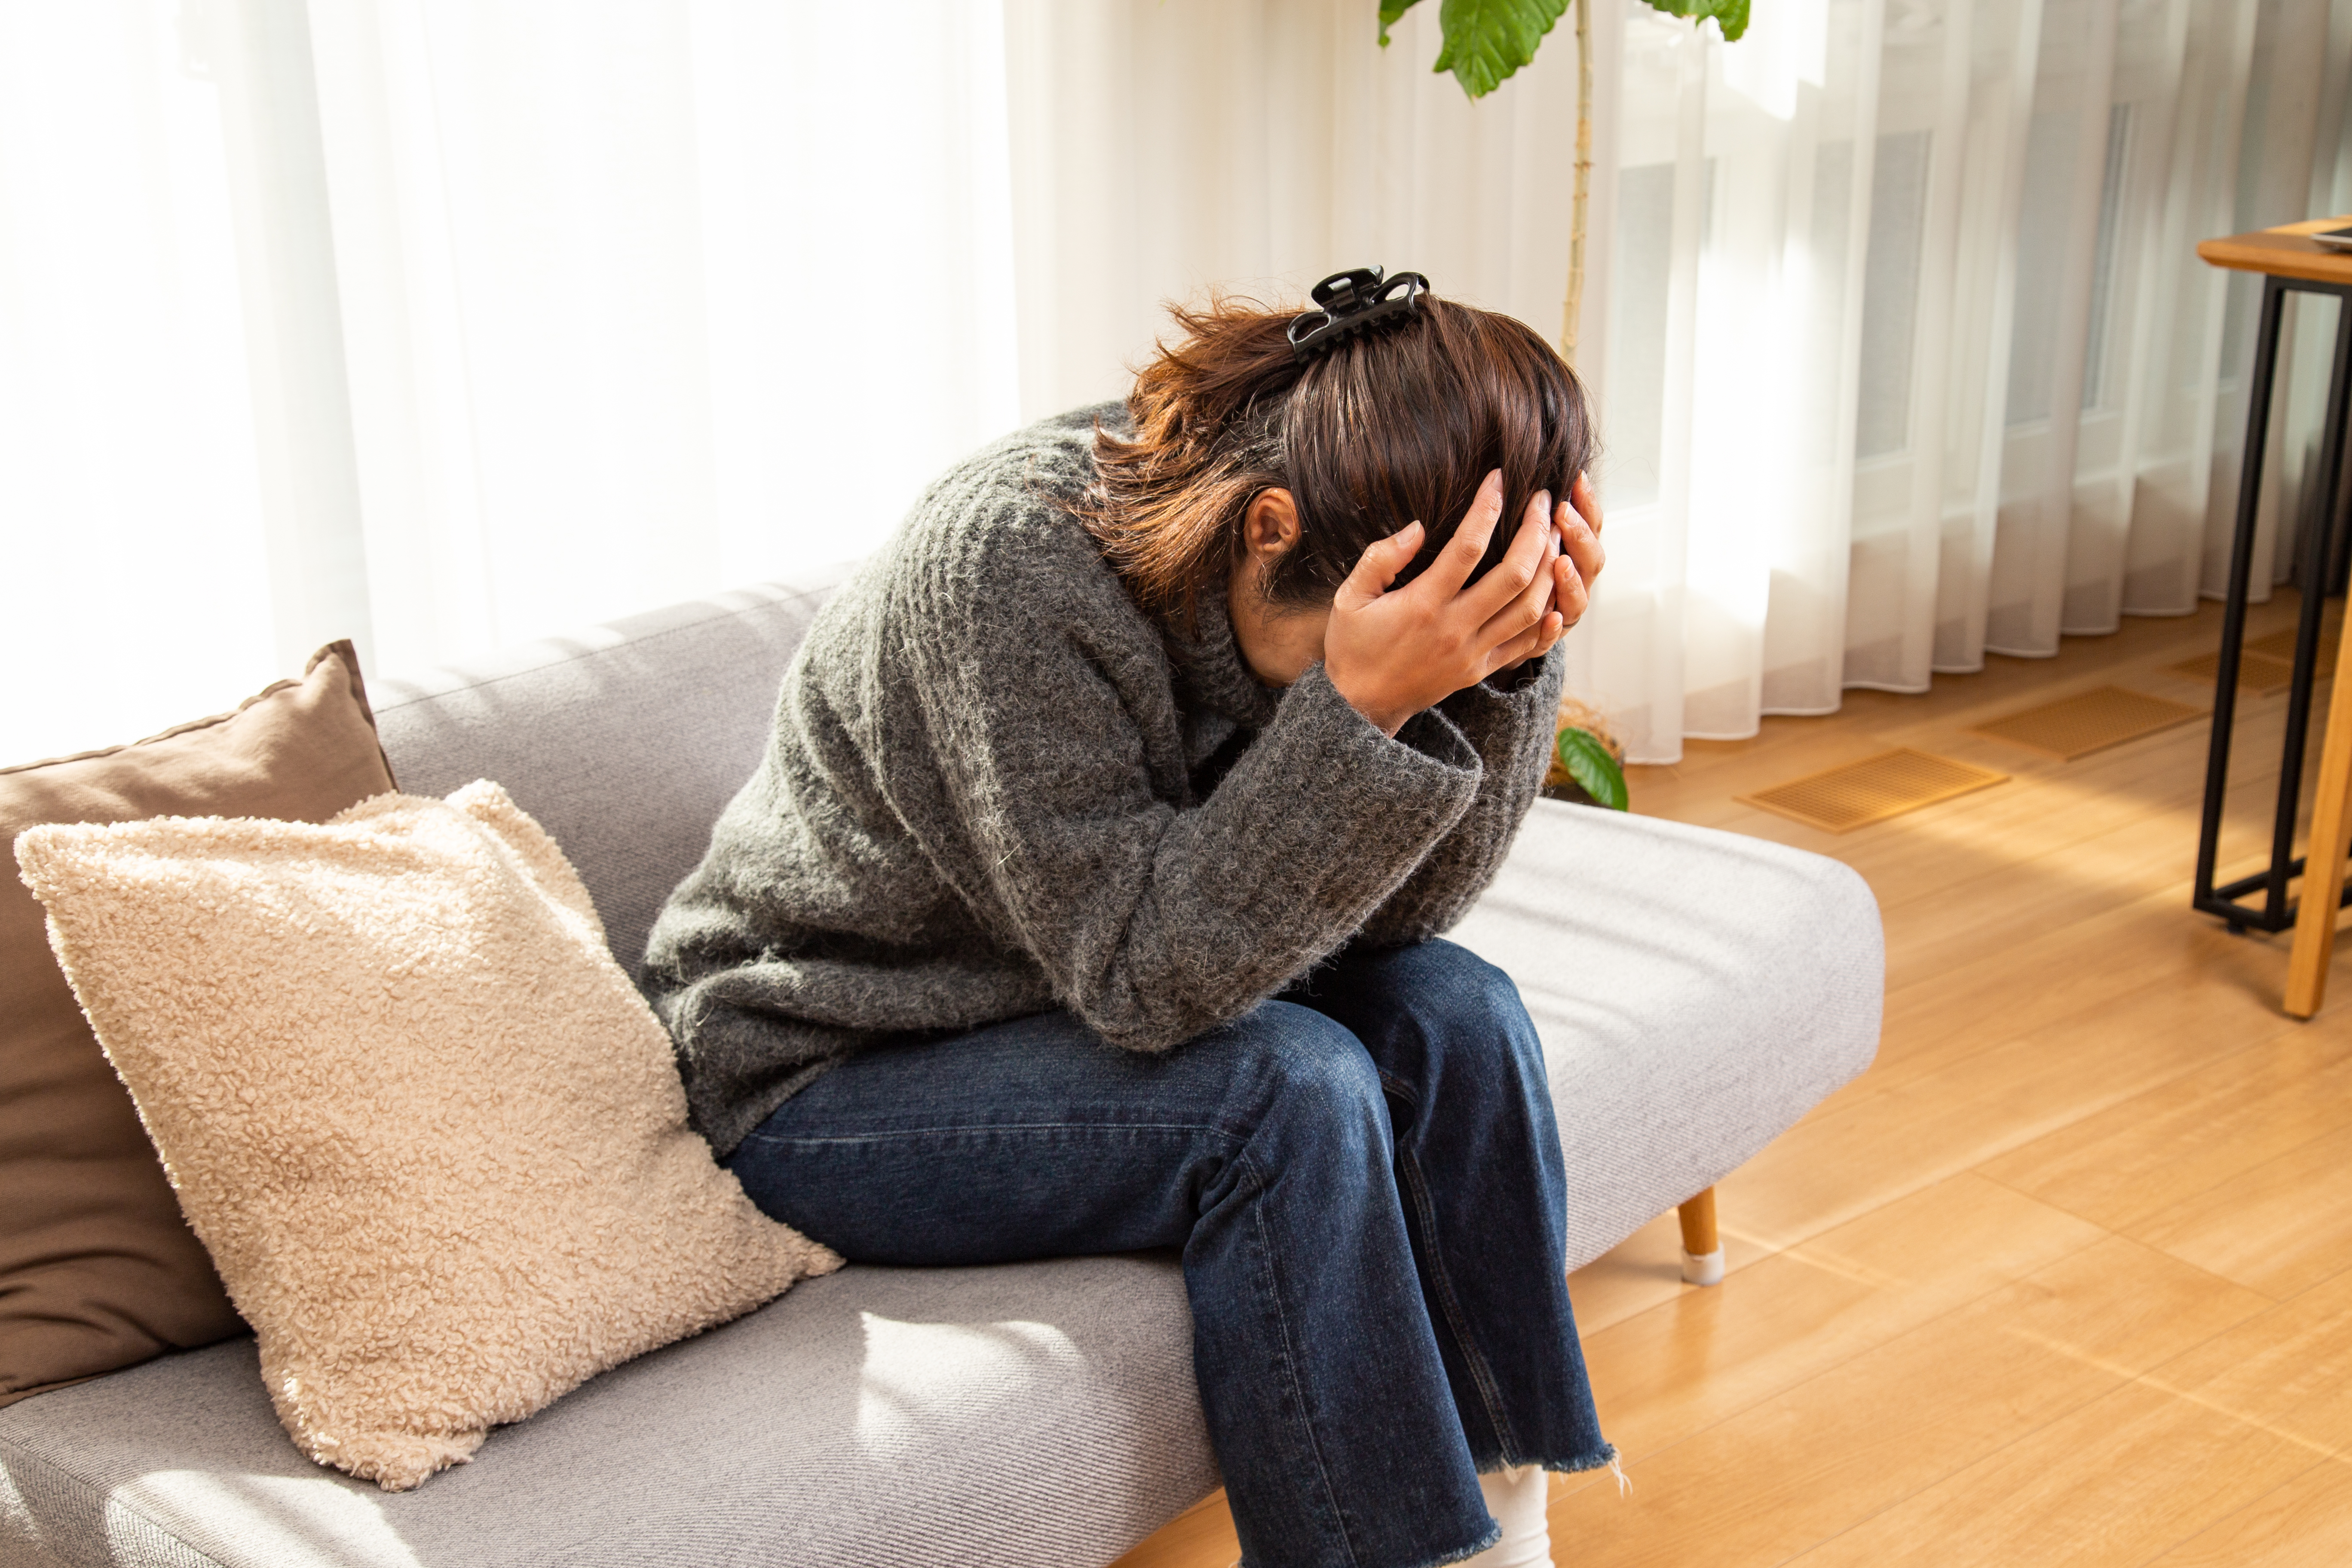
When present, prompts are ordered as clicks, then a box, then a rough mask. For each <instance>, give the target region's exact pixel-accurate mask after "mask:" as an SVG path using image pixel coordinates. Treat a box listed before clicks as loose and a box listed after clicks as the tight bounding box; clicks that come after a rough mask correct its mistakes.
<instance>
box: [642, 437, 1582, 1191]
mask: <svg viewBox="0 0 2352 1568" xmlns="http://www.w3.org/2000/svg"><path fill="white" fill-rule="evenodd" d="M1097 417H1100V418H1102V419H1104V420H1106V421H1117V422H1118V423H1119V424H1120V425H1121V426H1123V425H1124V422H1125V417H1126V416H1125V412H1124V410H1123V409H1121V408H1120V407H1119V406H1118V405H1105V406H1103V407H1100V408H1089V409H1081V410H1078V411H1077V412H1076V413H1072V414H1068V415H1064V416H1060V417H1058V418H1054V419H1048V420H1045V421H1044V422H1043V423H1041V424H1038V425H1034V426H1031V427H1029V428H1028V429H1026V430H1023V431H1020V432H1018V433H1016V434H1014V435H1012V436H1009V437H1005V438H1004V439H1003V440H1002V441H999V442H997V443H996V444H995V445H993V446H992V447H987V448H986V449H984V450H982V451H981V452H979V453H976V454H974V455H973V456H972V457H971V458H968V459H966V460H965V461H964V462H963V463H961V464H960V465H958V466H957V467H956V468H954V469H952V470H950V472H949V473H948V474H947V476H946V477H945V478H943V479H940V481H939V482H938V483H937V484H936V485H934V486H933V487H932V488H931V489H930V490H929V492H928V493H926V494H925V495H924V497H923V499H922V500H920V501H919V502H918V503H917V505H916V507H915V510H914V512H913V514H912V515H911V516H910V517H909V518H908V521H907V522H906V524H905V525H904V526H903V527H902V528H901V529H900V530H899V531H898V534H897V536H896V537H895V538H894V539H893V540H892V541H891V542H889V544H887V546H885V547H884V548H883V549H882V550H881V551H880V552H877V554H876V555H874V556H873V557H872V558H871V559H870V560H869V561H867V562H866V564H865V565H864V566H863V567H862V568H861V569H860V570H859V572H858V573H857V574H856V577H855V578H854V579H853V580H852V581H851V582H850V583H849V584H847V585H846V586H845V587H844V588H843V589H842V590H841V592H840V593H839V594H838V595H836V596H835V598H834V599H833V600H832V602H831V603H829V604H828V605H825V607H824V611H823V612H822V613H821V614H820V615H819V616H817V619H816V624H815V625H814V627H812V628H811V630H810V632H809V636H808V639H807V641H806V642H805V643H804V644H803V646H802V647H801V649H800V651H799V653H798V654H797V656H795V658H793V663H792V666H791V668H789V669H788V670H786V671H785V674H784V683H783V690H782V695H781V697H780V698H779V700H778V702H777V708H776V721H775V730H774V733H773V734H772V737H771V739H770V741H769V743H768V751H767V755H766V757H765V759H764V760H763V761H762V762H761V764H760V769H759V771H758V772H757V773H754V774H753V775H752V776H751V782H750V783H748V784H745V785H744V786H743V788H742V790H741V791H740V793H739V794H738V795H736V796H735V799H734V801H733V802H732V803H731V804H730V805H729V806H728V807H727V810H726V812H725V814H724V815H722V816H720V817H719V823H718V826H716V827H715V828H714V829H713V830H712V833H711V841H710V849H709V853H708V854H706V855H705V856H704V857H703V859H702V864H701V865H700V866H698V868H696V869H695V870H694V872H693V874H692V875H690V876H688V878H687V879H686V880H685V881H684V882H683V883H682V884H680V886H679V887H678V889H677V891H676V892H675V893H673V894H672V895H671V896H670V900H669V903H668V904H667V907H666V908H665V909H664V910H662V913H661V918H660V919H659V921H656V924H655V926H654V930H653V935H652V938H651V940H650V942H649V943H648V945H647V951H646V990H647V993H648V994H650V995H651V997H652V998H653V1001H654V1004H655V1005H656V1008H657V1010H658V1011H659V1012H660V1013H661V1015H662V1016H663V1019H664V1021H665V1022H667V1024H668V1026H669V1027H670V1031H671V1034H672V1036H673V1037H674V1038H675V1039H676V1041H677V1052H678V1064H679V1068H680V1070H681V1071H682V1073H683V1074H684V1077H685V1079H686V1089H687V1099H688V1104H689V1105H690V1106H691V1108H692V1110H693V1115H694V1119H695V1122H696V1125H697V1126H698V1128H699V1129H700V1130H701V1131H702V1132H703V1134H704V1135H705V1136H706V1137H708V1138H709V1140H710V1142H711V1144H712V1145H713V1147H715V1148H716V1149H717V1150H718V1151H719V1152H721V1153H722V1154H723V1153H725V1152H729V1151H730V1150H732V1149H733V1148H734V1147H735V1145H736V1144H737V1143H738V1142H740V1141H741V1140H742V1138H743V1135H744V1134H745V1133H747V1132H749V1131H751V1129H752V1128H754V1127H756V1126H758V1125H759V1123H760V1122H761V1121H762V1120H764V1119H765V1118H766V1117H767V1115H768V1114H769V1112H771V1111H772V1110H774V1109H775V1108H776V1107H777V1106H778V1105H780V1104H782V1102H783V1100H785V1098H786V1097H788V1096H789V1095H791V1094H792V1093H793V1091H794V1090H795V1089H799V1088H800V1087H801V1086H802V1085H803V1084H805V1083H806V1082H808V1081H809V1079H812V1078H813V1077H814V1076H815V1075H816V1074H817V1073H818V1072H820V1071H822V1070H823V1069H824V1068H825V1067H826V1066H828V1065H830V1064H831V1063H833V1062H835V1061H838V1060H839V1059H840V1058H842V1057H843V1056H845V1054H847V1053H849V1052H851V1051H854V1050H856V1049H857V1048H858V1047H861V1046H864V1045H866V1044H869V1043H872V1042H874V1041H877V1040H881V1039H886V1038H890V1037H906V1036H907V1035H908V1034H909V1033H912V1032H924V1031H933V1032H945V1031H957V1030H962V1029H968V1028H971V1027H974V1026H979V1025H982V1024H986V1023H991V1022H994V1021H996V1020H999V1019H1004V1018H1012V1017H1018V1016H1022V1015H1024V1014H1028V1013H1036V1012H1042V1011H1045V1010H1046V1009H1049V1008H1055V1007H1061V1008H1066V1009H1068V1010H1069V1011H1070V1012H1072V1013H1073V1014H1075V1015H1076V1016H1078V1017H1080V1018H1082V1019H1083V1020H1085V1022H1086V1023H1087V1025H1088V1026H1090V1027H1091V1028H1093V1029H1094V1030H1095V1031H1096V1032H1097V1033H1098V1034H1099V1035H1101V1036H1102V1037H1103V1038H1105V1039H1106V1040H1108V1041H1110V1042H1111V1043H1112V1044H1114V1045H1117V1046H1121V1047H1126V1048H1128V1049H1130V1050H1138V1051H1163V1050H1167V1049H1168V1048H1170V1047H1173V1046H1175V1045H1177V1044H1179V1043H1181V1042H1182V1041H1184V1040H1188V1039H1190V1038H1192V1037H1194V1036H1196V1035H1199V1034H1201V1033H1202V1032H1203V1031H1205V1030H1208V1029H1211V1028H1213V1027H1214V1026H1217V1025H1220V1024H1223V1023H1225V1022H1227V1021H1229V1020H1231V1019H1233V1018H1236V1017H1238V1016H1241V1015H1242V1014H1244V1013H1246V1012H1248V1011H1249V1010H1250V1009H1251V1008H1252V1007H1254V1006H1255V1005H1257V1004H1258V1003H1259V1002H1260V1001H1262V1000H1264V999H1265V997H1267V996H1269V995H1271V994H1274V993H1275V992H1276V991H1279V990H1281V989H1282V988H1283V987H1284V986H1285V985H1286V984H1289V983H1290V982H1291V981H1292V980H1295V979H1297V977H1298V976H1299V975H1301V974H1302V973H1305V972H1306V971H1307V969H1308V968H1310V967H1311V966H1312V965H1314V964H1315V963H1317V962H1318V961H1319V960H1321V959H1323V958H1324V957H1326V956H1328V954H1329V953H1331V952H1333V951H1334V950H1336V949H1337V948H1339V946H1340V945H1341V944H1342V943H1344V942H1348V941H1349V939H1350V938H1353V937H1357V936H1361V937H1362V938H1364V939H1365V940H1368V941H1372V942H1383V943H1402V942H1415V941H1420V940H1422V939H1423V938H1426V937H1431V936H1434V935H1436V934H1437V933H1438V932H1440V931H1444V930H1445V929H1446V928H1447V927H1448V926H1450V925H1452V924H1453V923H1454V921H1456V920H1457V919H1459V918H1460V917H1461V915H1462V914H1463V912H1464V911H1465V910H1466V909H1467V908H1468V907H1469V905H1470V904H1471V902H1472V901H1473V900H1475V898H1476V897H1477V896H1478V894H1479V893H1480V892H1481V891H1482V890H1483V889H1485V888H1486V884H1487V882H1488V881H1489V880H1490V879H1492V878H1493V876H1494V873H1495V868H1496V866H1497V865H1498V864H1499V863H1500V861H1501V859H1502V858H1503V854H1504V851H1505V850H1506V849H1507V848H1508V847H1509V845H1510V841H1511V838H1512V836H1513V835H1514V834H1516V833H1517V830H1518V826H1519V822H1520V820H1521V818H1522V817H1524V816H1526V815H1527V810H1528V803H1529V802H1530V801H1531V800H1532V799H1533V798H1534V795H1535V793H1536V789H1537V786H1538V783H1539V782H1540V779H1541V776H1542V773H1543V768H1544V758H1545V755H1546V752H1547V748H1548V747H1549V743H1550V740H1551V731H1552V713H1553V709H1554V706H1555V704H1556V703H1557V701H1558V700H1559V656H1558V655H1557V654H1556V653H1555V654H1554V655H1553V656H1552V657H1551V658H1549V659H1546V660H1545V661H1543V662H1542V663H1541V664H1540V665H1533V666H1528V667H1523V668H1522V669H1521V670H1520V671H1518V672H1516V678H1505V679H1503V680H1502V682H1501V684H1496V683H1488V684H1486V685H1482V686H1477V687H1474V688H1471V689H1468V690H1466V691H1461V692H1457V693H1455V694H1454V696H1452V697H1450V698H1448V699H1446V700H1445V701H1444V703H1442V704H1440V705H1439V707H1438V708H1436V709H1433V710H1429V711H1427V712H1424V713H1422V714H1420V715H1418V716H1417V717H1415V718H1413V719H1412V720H1411V721H1408V722H1407V723H1406V724H1405V725H1404V727H1403V728H1402V730H1400V731H1398V733H1397V736H1396V738H1395V739H1394V740H1391V739H1390V738H1389V737H1388V736H1386V735H1383V734H1381V732H1380V731H1379V730H1377V729H1375V728H1374V727H1373V726H1372V725H1370V723H1368V722H1366V721H1364V719H1363V718H1362V717H1360V715H1359V714H1358V713H1357V712H1356V711H1355V710H1353V709H1351V708H1349V706H1348V703H1347V701H1346V700H1345V699H1343V698H1341V697H1340V695H1339V692H1338V691H1337V690H1335V689H1333V688H1332V685H1331V683H1330V681H1329V680H1328V679H1326V677H1325V675H1324V672H1323V668H1322V666H1320V665H1317V666H1315V667H1313V668H1310V669H1309V670H1308V671H1307V673H1306V674H1305V675H1304V676H1302V677H1301V678H1300V679H1298V680H1297V682H1296V683H1295V684H1294V685H1292V686H1290V687H1289V688H1287V689H1283V690H1273V689H1268V688H1266V687H1264V686H1261V685H1260V684H1258V682H1257V681H1256V680H1255V679H1254V678H1252V676H1251V675H1250V674H1249V671H1248V668H1247V667H1246V666H1245V665H1244V663H1243V662H1242V660H1241V658H1240V654H1239V651H1238V650H1237V648H1236V647H1235V646H1234V637H1233V626H1232V622H1231V619H1230V617H1229V616H1228V614H1227V610H1226V606H1225V603H1224V599H1223V595H1222V593H1213V594H1211V595H1207V596H1205V597H1204V599H1203V602H1202V606H1201V614H1200V618H1199V631H1198V634H1197V636H1198V640H1197V641H1185V640H1180V639H1178V638H1176V637H1172V636H1171V635H1170V634H1169V633H1167V632H1166V631H1165V630H1163V628H1162V627H1161V626H1160V625H1159V624H1158V623H1157V622H1156V621H1155V620H1153V619H1152V618H1150V617H1149V616H1146V615H1145V614H1144V613H1143V612H1142V611H1140V610H1139V608H1138V607H1137V605H1135V603H1134V601H1133V600H1132V599H1130V598H1129V595H1128V594H1127V592H1126V591H1125V589H1124V588H1123V587H1122V585H1121V584H1120V582H1119V580H1118V576H1117V575H1116V574H1114V573H1113V572H1112V570H1111V569H1110V567H1109V566H1108V564H1107V563H1105V561H1104V560H1103V557H1102V554H1101V552H1100V551H1099V549H1098V548H1097V545H1096V543H1095V542H1094V540H1093V539H1092V537H1091V536H1090V535H1089V534H1088V533H1087V531H1086V530H1085V528H1084V527H1082V526H1081V525H1080V524H1079V523H1078V522H1077V521H1076V520H1075V519H1074V518H1072V517H1071V516H1070V515H1069V513H1068V511H1067V510H1066V509H1065V507H1064V506H1063V505H1062V504H1060V503H1061V501H1062V500H1066V498H1069V497H1073V496H1075V495H1076V494H1077V493H1078V491H1079V490H1080V489H1082V488H1083V487H1084V486H1085V485H1086V484H1087V482H1088V481H1089V480H1090V479H1091V477H1092V474H1093V465H1094V458H1093V427H1094V423H1095V420H1096V419H1097ZM1506 686H1507V687H1510V688H1512V689H1504V688H1505V687H1506Z"/></svg>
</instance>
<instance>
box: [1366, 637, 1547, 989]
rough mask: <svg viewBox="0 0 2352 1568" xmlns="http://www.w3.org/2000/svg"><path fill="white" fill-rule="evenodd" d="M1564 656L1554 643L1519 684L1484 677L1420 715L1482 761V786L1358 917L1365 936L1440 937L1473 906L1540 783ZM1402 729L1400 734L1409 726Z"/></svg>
mask: <svg viewBox="0 0 2352 1568" xmlns="http://www.w3.org/2000/svg"><path fill="white" fill-rule="evenodd" d="M1564 657H1565V656H1563V655H1562V654H1561V653H1560V652H1559V649H1558V648H1554V649H1553V650H1552V651H1551V652H1550V653H1549V654H1548V655H1546V656H1545V658H1544V660H1543V662H1542V664H1541V665H1540V666H1538V667H1537V668H1534V669H1532V670H1527V668H1526V667H1524V666H1523V667H1521V668H1522V670H1523V671H1525V673H1523V674H1522V675H1521V678H1520V679H1517V680H1516V681H1511V682H1508V683H1506V684H1498V683H1496V682H1493V681H1483V682H1481V683H1480V684H1478V685H1476V686H1473V687H1469V688H1466V689H1464V690H1461V691H1457V692H1455V693H1454V695H1453V696H1451V697H1449V698H1447V699H1445V700H1444V701H1443V702H1441V703H1439V704H1438V705H1437V706H1436V707H1435V708H1433V709H1431V710H1428V711H1427V712H1424V713H1422V714H1420V715H1418V716H1417V717H1416V718H1415V719H1414V720H1413V721H1412V722H1413V723H1414V724H1424V725H1432V726H1434V725H1440V724H1442V725H1444V726H1446V727H1447V728H1449V729H1451V730H1453V731H1454V732H1455V733H1456V734H1458V735H1459V736H1460V737H1461V738H1462V743H1463V744H1465V745H1466V746H1468V747H1469V748H1471V749H1472V750H1473V751H1475V752H1476V753H1477V754H1478V757H1479V760H1480V762H1481V763H1482V764H1483V766H1482V769H1481V775H1480V778H1479V782H1478V793H1477V795H1475V797H1474V798H1473V799H1472V800H1471V802H1470V805H1469V808H1468V809H1467V810H1466V811H1465V812H1464V813H1463V814H1462V816H1461V818H1460V820H1459V821H1457V822H1456V823H1455V824H1454V826H1453V828H1452V829H1451V830H1450V831H1449V832H1448V833H1447V834H1446V835H1445V837H1444V838H1442V839H1440V840H1439V841H1438V843H1437V845H1436V847H1434V848H1433V849H1432V850H1431V851H1430V852H1429V855H1428V856H1427V858H1424V859H1423V861H1422V862H1421V864H1420V865H1419V866H1418V867H1416V868H1414V870H1413V872H1412V875H1411V876H1410V877H1408V878H1406V879H1405V881H1404V883H1403V885H1402V886H1401V887H1399V888H1398V889H1397V890H1396V891H1395V892H1393V893H1391V895H1389V897H1388V899H1387V900H1385V901H1384V902H1382V903H1381V907H1380V908H1379V909H1378V910H1375V911H1374V912H1373V914H1372V916H1371V918H1370V920H1368V921H1365V922H1364V930H1363V936H1364V940H1365V941H1367V942H1373V943H1375V944H1377V945H1380V946H1383V947H1402V946H1403V945H1405V944H1406V943H1408V942H1426V941H1427V940H1429V939H1430V938H1431V937H1433V936H1438V935H1442V934H1443V933H1444V932H1445V931H1448V930H1449V929H1451V928H1452V927H1453V926H1454V923H1455V922H1456V921H1459V920H1461V918H1462V917H1463V916H1464V915H1465V914H1467V913H1469V912H1470V906H1471V905H1472V904H1475V903H1476V902H1477V901H1478V898H1479V895H1481V894H1482V893H1484V892H1485V891H1486V888H1487V885H1488V884H1489V883H1491V882H1493V881H1494V879H1495V873H1496V871H1497V870H1499V869H1500V868H1501V867H1502V864H1503V857H1504V856H1506V855H1507V854H1508V853H1510V848H1511V841H1512V840H1513V839H1514V838H1516V837H1518V832H1519V824H1520V823H1522V822H1523V821H1525V820H1526V819H1527V815H1528V807H1529V806H1530V805H1533V804H1534V803H1535V798H1536V793H1537V791H1538V790H1539V789H1540V788H1541V787H1542V785H1543V776H1544V769H1545V767H1546V766H1547V759H1548V758H1549V755H1550V752H1551V744H1552V737H1553V734H1554V732H1555V728H1556V726H1555V717H1556V715H1557V713H1558V711H1559V691H1560V682H1561V679H1562V675H1563V670H1564ZM1411 728H1412V725H1408V726H1407V727H1406V730H1403V731H1398V734H1399V736H1400V737H1402V736H1403V735H1405V734H1406V732H1407V731H1410V730H1411Z"/></svg>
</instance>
